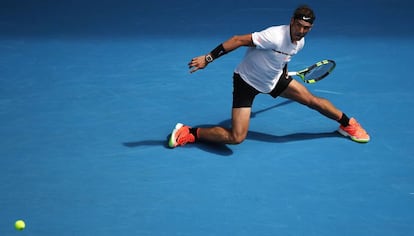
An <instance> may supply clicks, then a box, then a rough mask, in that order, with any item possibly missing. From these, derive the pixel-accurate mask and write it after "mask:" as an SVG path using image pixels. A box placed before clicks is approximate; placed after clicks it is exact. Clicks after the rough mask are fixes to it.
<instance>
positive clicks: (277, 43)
mask: <svg viewBox="0 0 414 236" xmlns="http://www.w3.org/2000/svg"><path fill="white" fill-rule="evenodd" d="M252 38H253V43H254V45H255V46H256V47H249V48H248V49H247V52H246V55H245V56H244V58H243V60H242V61H241V63H240V64H239V65H238V66H237V67H236V69H235V71H234V72H235V73H238V74H240V77H241V78H242V79H243V80H244V81H246V83H248V84H249V85H250V86H252V87H254V88H255V89H257V90H258V91H259V92H262V93H269V92H271V91H272V90H273V89H274V88H275V86H276V84H277V82H278V81H279V78H280V76H281V75H282V73H283V68H284V67H285V65H286V64H287V63H288V62H289V61H290V59H291V57H292V56H293V55H295V54H296V53H298V52H299V51H300V50H301V49H302V48H303V46H304V44H305V39H304V38H302V39H301V40H300V41H297V42H296V44H295V43H292V41H291V39H290V26H289V25H281V26H272V27H269V28H267V29H265V30H263V31H260V32H255V33H253V34H252Z"/></svg>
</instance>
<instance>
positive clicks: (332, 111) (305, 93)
mask: <svg viewBox="0 0 414 236" xmlns="http://www.w3.org/2000/svg"><path fill="white" fill-rule="evenodd" d="M281 96H282V97H285V98H288V99H291V100H294V101H297V102H299V103H301V104H303V105H306V106H308V107H310V108H312V109H314V110H316V111H318V112H319V113H321V114H323V115H324V116H326V117H328V118H331V119H333V120H336V121H338V122H339V123H340V124H341V125H340V127H339V129H338V132H339V133H340V134H342V135H344V136H346V137H350V138H351V139H352V140H353V141H355V142H360V143H366V142H368V141H369V140H370V137H369V135H368V133H367V132H366V131H365V130H364V129H363V128H362V127H361V125H360V124H359V123H358V122H357V121H356V119H355V118H351V119H349V118H348V117H347V116H346V115H345V114H344V113H343V112H342V111H340V110H339V109H338V108H336V107H335V106H334V105H333V104H332V103H331V102H330V101H328V100H327V99H325V98H320V97H316V96H314V95H313V94H311V93H310V92H309V90H308V89H307V88H306V87H305V86H303V85H302V84H301V83H299V82H297V81H296V80H292V82H291V83H290V84H289V86H288V87H287V88H286V89H285V90H284V91H283V93H282V94H281Z"/></svg>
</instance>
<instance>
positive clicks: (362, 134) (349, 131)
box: [338, 118, 370, 143]
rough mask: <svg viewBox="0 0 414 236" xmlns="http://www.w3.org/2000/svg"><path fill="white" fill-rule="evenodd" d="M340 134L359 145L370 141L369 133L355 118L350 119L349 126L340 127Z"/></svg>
mask: <svg viewBox="0 0 414 236" xmlns="http://www.w3.org/2000/svg"><path fill="white" fill-rule="evenodd" d="M338 132H339V133H340V134H342V135H343V136H345V137H349V138H351V139H352V140H353V141H355V142H358V143H367V142H369V139H370V138H369V135H368V133H367V132H366V131H365V129H364V128H362V127H361V125H360V124H359V123H358V122H357V121H356V120H355V118H351V119H349V125H348V126H346V127H344V126H342V125H341V126H339V129H338Z"/></svg>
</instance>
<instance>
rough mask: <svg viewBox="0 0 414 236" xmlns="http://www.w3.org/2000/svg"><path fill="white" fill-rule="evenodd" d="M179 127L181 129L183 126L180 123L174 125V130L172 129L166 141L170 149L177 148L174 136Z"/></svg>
mask: <svg viewBox="0 0 414 236" xmlns="http://www.w3.org/2000/svg"><path fill="white" fill-rule="evenodd" d="M181 127H183V124H181V123H177V124H176V125H175V128H174V129H173V131H172V132H171V136H170V140H169V141H168V146H169V147H170V148H175V147H177V139H176V137H175V134H176V133H177V131H178V130H179V129H180V128H181Z"/></svg>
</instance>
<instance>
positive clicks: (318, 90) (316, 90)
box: [314, 89, 342, 95]
mask: <svg viewBox="0 0 414 236" xmlns="http://www.w3.org/2000/svg"><path fill="white" fill-rule="evenodd" d="M314 91H315V92H320V93H330V94H337V95H340V94H342V93H339V92H335V91H329V90H322V89H315V90H314Z"/></svg>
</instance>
